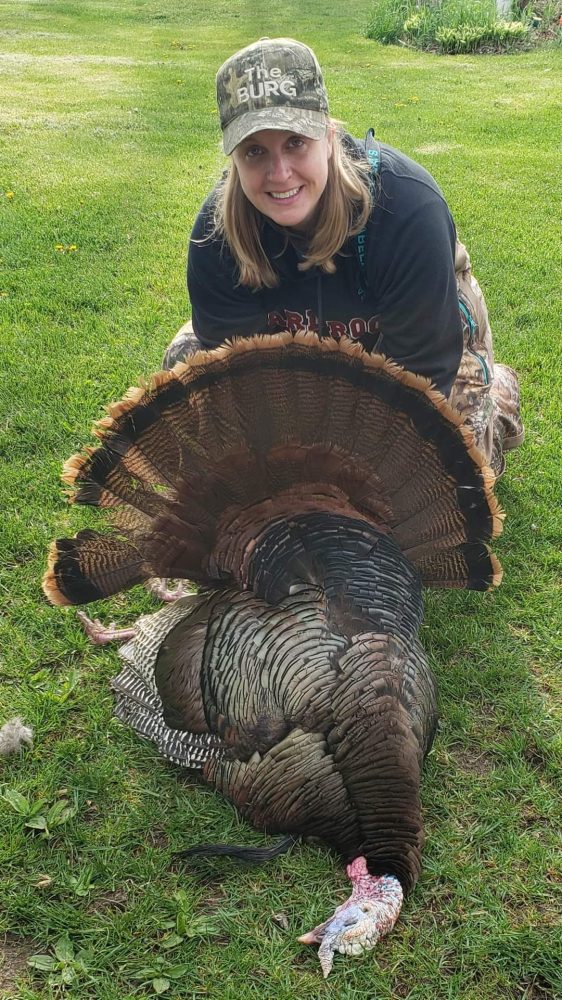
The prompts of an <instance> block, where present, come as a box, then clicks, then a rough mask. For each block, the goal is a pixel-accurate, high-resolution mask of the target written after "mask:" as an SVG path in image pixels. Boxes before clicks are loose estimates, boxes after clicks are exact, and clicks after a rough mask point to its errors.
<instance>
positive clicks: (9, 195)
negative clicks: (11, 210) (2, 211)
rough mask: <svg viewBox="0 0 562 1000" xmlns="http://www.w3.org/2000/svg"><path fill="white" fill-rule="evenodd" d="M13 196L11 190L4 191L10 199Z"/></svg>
mask: <svg viewBox="0 0 562 1000" xmlns="http://www.w3.org/2000/svg"><path fill="white" fill-rule="evenodd" d="M13 197H14V192H13V191H6V198H9V199H10V201H11V200H12V198H13Z"/></svg>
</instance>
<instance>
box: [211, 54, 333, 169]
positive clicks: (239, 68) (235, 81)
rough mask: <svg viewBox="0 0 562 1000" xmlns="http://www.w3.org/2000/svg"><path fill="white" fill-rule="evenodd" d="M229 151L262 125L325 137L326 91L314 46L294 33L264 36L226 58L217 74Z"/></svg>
mask: <svg viewBox="0 0 562 1000" xmlns="http://www.w3.org/2000/svg"><path fill="white" fill-rule="evenodd" d="M217 103H218V108H219V114H220V122H221V128H222V132H223V146H224V151H225V153H232V150H233V149H234V148H235V146H237V145H238V143H239V142H242V139H245V138H247V136H249V135H252V133H253V132H259V131H260V130H261V129H265V128H273V129H282V130H286V131H288V132H298V133H299V134H300V135H306V136H308V137H309V138H310V139H321V138H322V137H323V136H324V135H325V134H326V128H327V124H328V95H327V94H326V90H325V87H324V81H323V79H322V71H321V69H320V66H319V65H318V60H317V59H316V56H315V55H314V52H313V51H312V49H309V48H308V45H303V44H302V42H295V41H294V40H293V39H292V38H260V40H259V42H254V43H253V44H252V45H248V46H247V47H246V48H245V49H241V50H240V52H235V53H234V55H233V56H231V57H230V59H227V60H226V62H225V63H223V65H222V66H221V68H220V69H219V71H218V73H217Z"/></svg>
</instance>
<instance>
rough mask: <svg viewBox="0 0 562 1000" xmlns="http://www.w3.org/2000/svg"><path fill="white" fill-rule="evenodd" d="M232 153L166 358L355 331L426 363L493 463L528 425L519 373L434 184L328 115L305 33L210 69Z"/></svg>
mask: <svg viewBox="0 0 562 1000" xmlns="http://www.w3.org/2000/svg"><path fill="white" fill-rule="evenodd" d="M217 100H218V108H219V114H220V121H221V127H222V132H223V146H224V151H225V153H226V154H227V155H229V156H230V157H231V160H230V166H229V168H228V170H227V171H226V172H225V175H224V177H223V178H222V180H221V181H220V182H219V184H218V185H217V187H216V188H215V190H214V191H213V193H212V194H211V196H210V197H209V198H208V199H207V201H206V202H205V204H204V205H203V207H202V209H201V211H200V213H199V215H198V217H197V220H196V223H195V226H194V229H193V233H192V236H191V241H190V250H189V261H188V288H189V294H190V299H191V305H192V314H193V315H192V323H190V324H186V325H185V327H182V329H181V330H180V332H179V334H178V335H177V336H176V338H175V339H174V341H173V342H172V344H171V345H170V347H169V349H168V351H167V352H166V357H165V360H164V364H165V367H171V366H172V365H173V364H175V363H176V362H177V361H178V360H182V359H183V358H185V357H186V356H187V355H188V354H189V353H192V352H193V350H195V349H197V348H199V347H201V346H202V347H205V348H212V347H215V346H217V345H218V344H220V343H222V342H223V341H225V340H226V339H230V338H232V337H233V336H251V335H254V334H259V333H277V332H280V331H283V330H287V329H288V330H293V331H296V330H298V329H305V330H311V331H315V332H317V333H319V334H320V335H321V336H332V337H338V338H339V337H342V336H346V337H351V338H352V339H354V340H359V341H360V342H361V343H362V344H363V346H364V347H365V348H366V349H367V350H377V351H380V352H382V353H384V354H386V355H387V356H389V357H391V358H392V359H393V360H395V361H396V362H398V363H399V364H401V365H403V366H404V367H405V368H408V369H410V370H411V371H414V372H416V373H418V374H421V375H425V376H427V377H428V378H430V379H431V380H432V381H433V382H434V383H435V385H436V386H437V388H438V389H440V391H441V392H442V393H443V394H444V395H445V396H448V397H449V400H450V402H451V403H452V404H453V405H454V406H455V407H457V408H458V409H459V410H461V411H462V412H463V413H466V414H467V416H468V419H469V420H470V422H471V424H472V426H473V429H474V432H475V435H476V440H477V443H478V446H479V447H480V449H481V450H482V451H484V453H485V454H486V457H487V459H488V461H489V462H490V464H491V465H492V467H493V468H494V471H495V472H496V473H497V474H499V473H500V472H501V471H503V457H502V454H503V451H505V450H507V449H508V448H513V447H516V446H517V445H518V444H520V443H521V441H522V440H523V427H522V424H521V421H520V418H519V393H518V385H517V379H516V376H515V374H514V373H513V372H512V371H511V369H507V368H506V367H505V366H500V365H496V366H495V367H494V363H493V357H492V344H491V334H490V328H489V324H488V317H487V312H486V306H485V303H484V300H483V298H482V294H481V292H480V289H479V287H478V284H477V283H476V281H475V279H474V278H473V277H472V275H471V272H470V262H469V259H468V255H467V253H466V250H465V249H464V247H463V246H462V245H461V244H460V243H458V242H457V240H456V232H455V226H454V222H453V219H452V217H451V214H450V212H449V209H448V207H447V204H446V202H445V199H444V198H443V195H442V193H441V191H440V190H439V188H438V186H437V184H436V183H435V181H434V180H433V178H432V177H431V176H430V174H428V173H427V171H426V170H424V169H423V168H422V167H421V166H419V165H418V164H416V163H414V162H413V161H412V160H410V159H409V158H408V157H407V156H405V155H404V154H402V153H400V152H399V151H398V150H396V149H393V148H391V147H390V146H387V145H384V144H379V143H376V142H375V141H374V139H373V135H372V132H371V131H370V132H369V133H368V134H367V138H366V139H365V141H363V142H361V141H358V140H355V139H353V138H352V137H351V136H349V135H347V134H346V133H345V132H343V131H342V130H341V129H340V128H339V127H338V125H337V124H336V122H335V121H334V120H333V119H331V118H330V117H329V115H328V99H327V94H326V90H325V88H324V83H323V79H322V73H321V70H320V66H319V65H318V62H317V60H316V57H315V55H314V53H313V52H312V51H311V49H309V48H308V47H307V46H306V45H303V44H302V43H300V42H297V41H293V40H292V39H284V38H281V39H279V38H278V39H269V38H266V39H261V40H260V41H258V42H255V43H254V44H252V45H249V46H247V47H246V48H244V49H242V50H241V51H240V52H237V53H235V54H234V55H233V56H232V57H231V58H230V59H228V60H227V61H226V62H225V63H224V64H223V65H222V66H221V68H220V69H219V71H218V74H217Z"/></svg>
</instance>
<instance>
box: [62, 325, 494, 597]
mask: <svg viewBox="0 0 562 1000" xmlns="http://www.w3.org/2000/svg"><path fill="white" fill-rule="evenodd" d="M96 433H97V434H98V436H100V437H101V444H100V446H99V447H98V448H96V449H95V450H92V449H87V450H86V452H85V453H84V454H83V455H82V456H74V457H73V458H72V459H71V460H70V461H69V463H67V466H66V469H65V481H66V482H67V483H69V484H70V485H71V486H72V487H73V489H74V494H73V499H74V500H75V501H76V502H78V503H84V504H92V505H97V506H103V507H108V508H109V509H110V511H111V516H112V518H113V521H114V524H115V526H116V528H115V530H114V533H113V534H112V535H108V536H103V535H98V536H94V534H93V533H81V534H80V535H78V536H77V537H76V538H75V539H73V540H71V541H65V540H62V541H59V542H57V543H56V550H55V554H54V556H53V557H52V561H51V567H50V571H49V573H48V574H47V578H46V580H45V591H46V593H47V595H48V596H49V597H50V599H55V600H57V599H59V598H60V599H61V600H63V601H69V602H72V603H78V602H81V601H83V600H94V599H96V598H97V597H99V596H107V595H109V594H110V593H115V592H116V591H117V590H120V589H123V588H124V587H127V586H132V585H133V584H134V583H136V582H139V581H140V580H141V579H145V578H146V577H147V576H175V577H187V578H191V579H194V580H199V581H203V582H205V583H208V584H209V585H212V584H213V583H216V581H217V580H222V579H224V578H225V577H228V576H232V577H234V579H236V580H238V582H239V584H242V585H243V586H244V585H246V583H247V581H246V579H245V577H244V565H245V559H246V553H247V552H248V551H249V547H251V546H252V545H254V544H255V542H256V533H254V535H253V536H252V534H251V531H250V533H246V535H244V538H243V540H242V536H241V535H239V536H236V527H235V526H236V525H237V524H238V523H239V517H240V514H241V513H242V512H244V511H254V512H257V508H258V507H259V508H260V512H261V513H260V515H259V518H258V519H257V522H256V525H255V526H254V527H255V528H256V531H257V530H258V529H259V530H262V529H263V528H264V526H267V524H268V523H271V522H272V520H274V519H275V518H276V517H289V518H290V517H291V515H292V514H294V513H299V512H303V511H305V510H310V509H315V510H327V511H337V510H342V511H343V510H344V509H345V510H346V512H347V513H348V515H349V516H357V515H358V514H359V515H360V516H361V517H363V518H364V519H365V520H366V521H368V522H369V523H370V524H371V525H373V526H375V527H377V529H378V530H381V531H383V532H384V531H388V532H390V533H391V534H392V535H393V536H394V538H395V539H396V540H397V541H398V543H399V544H400V545H401V546H402V548H403V549H404V550H405V551H406V552H407V553H408V557H409V558H410V559H411V560H412V561H413V562H414V564H416V565H417V566H418V568H419V570H420V572H421V574H422V579H424V581H425V582H431V583H433V584H437V585H439V586H485V585H488V583H489V581H490V580H493V581H496V580H497V577H498V573H497V571H496V568H495V567H494V565H493V564H492V561H491V558H490V556H489V555H488V554H487V550H486V549H485V547H483V546H482V543H485V542H486V541H488V540H489V539H491V538H493V537H494V536H495V535H497V534H499V532H500V530H501V518H502V514H501V511H500V510H499V507H498V504H497V501H496V500H495V499H494V497H493V495H492V486H493V476H492V474H491V472H490V470H489V469H487V467H486V466H485V464H484V462H483V459H482V457H481V456H480V455H479V453H478V452H476V451H475V449H474V444H473V438H472V435H471V433H470V431H468V430H467V428H466V427H464V426H463V422H462V418H461V417H460V415H459V414H458V413H456V411H454V410H452V409H451V408H450V407H449V406H448V404H447V403H446V401H445V399H444V398H443V397H442V396H441V395H440V394H439V393H438V392H437V391H436V390H434V389H432V388H431V386H430V383H429V382H428V380H427V379H424V378H422V377H420V376H416V375H412V374H411V373H408V372H405V371H403V370H402V369H400V368H399V367H398V366H397V365H395V364H393V363H390V362H388V361H387V360H386V359H385V358H384V357H382V356H381V355H374V356H370V355H368V354H366V353H364V352H363V351H362V349H361V348H360V347H359V346H358V345H353V344H351V343H350V342H345V341H342V342H339V343H337V342H336V341H332V340H322V341H321V340H319V339H318V338H317V337H315V336H314V335H311V334H297V335H295V336H292V335H291V334H282V335H276V336H274V337H268V336H264V337H260V338H252V339H250V340H247V341H244V340H238V341H236V342H235V344H233V345H229V346H225V347H222V348H219V349H217V350H215V351H213V352H206V353H205V352H201V353H200V354H197V355H195V356H194V357H193V358H191V359H190V360H189V362H187V363H185V364H180V365H177V366H176V367H175V368H174V369H173V370H172V371H171V372H166V373H158V374H157V375H156V376H154V377H153V379H152V381H151V382H150V383H149V384H148V385H147V386H145V387H142V388H140V389H137V390H132V391H130V392H129V393H128V394H127V395H126V397H125V398H124V400H122V401H121V402H119V403H115V404H112V406H110V407H109V416H108V417H106V418H104V420H102V421H101V422H100V425H98V428H97V431H96ZM311 505H312V507H311ZM246 523H251V518H250V520H249V521H248V519H246ZM236 538H238V541H236ZM95 539H96V540H95ZM104 539H105V540H106V541H104ZM475 544H477V545H480V548H479V549H478V552H479V555H478V558H477V559H474V558H471V559H470V560H469V561H468V562H467V559H466V557H465V555H464V550H463V548H462V547H463V546H471V545H475ZM111 547H113V548H114V549H115V552H114V554H113V555H111V556H110V555H109V554H108V549H109V548H111ZM446 551H449V552H450V553H455V552H456V553H457V555H456V556H455V555H451V557H450V558H449V559H446V558H444V553H445V552H446ZM467 551H468V550H467ZM459 552H462V553H463V554H461V555H460V556H459V554H458V553H459ZM432 560H433V562H432ZM435 560H437V561H436V562H435ZM426 573H427V574H428V575H427V576H426Z"/></svg>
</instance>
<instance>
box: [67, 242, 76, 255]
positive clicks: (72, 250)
mask: <svg viewBox="0 0 562 1000" xmlns="http://www.w3.org/2000/svg"><path fill="white" fill-rule="evenodd" d="M67 249H68V252H69V253H74V251H75V250H78V247H77V246H76V243H71V244H70V246H69V247H68V248H67Z"/></svg>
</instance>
